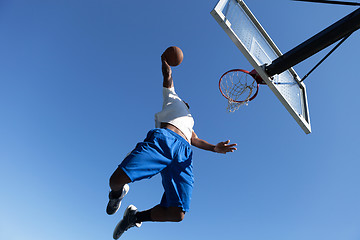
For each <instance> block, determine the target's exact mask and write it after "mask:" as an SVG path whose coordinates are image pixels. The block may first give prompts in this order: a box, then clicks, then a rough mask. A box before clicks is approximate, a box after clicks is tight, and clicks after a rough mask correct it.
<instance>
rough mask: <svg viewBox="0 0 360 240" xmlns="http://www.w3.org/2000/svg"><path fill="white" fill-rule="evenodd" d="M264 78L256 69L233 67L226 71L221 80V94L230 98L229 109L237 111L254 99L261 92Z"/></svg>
mask: <svg viewBox="0 0 360 240" xmlns="http://www.w3.org/2000/svg"><path fill="white" fill-rule="evenodd" d="M260 83H262V79H261V78H260V76H259V75H258V74H257V72H256V71H255V70H253V71H251V72H249V71H246V70H242V69H233V70H230V71H227V72H226V73H224V74H223V75H222V76H221V78H220V81H219V89H220V92H221V94H222V95H223V96H224V97H225V98H226V99H227V100H228V106H227V110H228V111H229V112H235V111H236V110H238V109H239V108H240V107H241V106H243V105H244V104H245V105H247V104H248V103H249V102H250V101H252V100H253V99H254V98H255V97H256V96H257V94H258V92H259V84H260Z"/></svg>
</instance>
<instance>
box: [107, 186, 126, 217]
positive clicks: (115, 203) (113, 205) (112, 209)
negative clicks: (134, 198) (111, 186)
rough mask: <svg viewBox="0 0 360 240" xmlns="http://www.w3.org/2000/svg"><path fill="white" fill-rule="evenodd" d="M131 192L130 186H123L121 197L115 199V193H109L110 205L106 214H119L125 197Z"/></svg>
mask: <svg viewBox="0 0 360 240" xmlns="http://www.w3.org/2000/svg"><path fill="white" fill-rule="evenodd" d="M128 191H129V185H127V184H125V185H124V186H123V189H122V192H121V195H120V197H114V196H113V195H114V192H113V191H111V192H110V193H109V203H108V205H107V207H106V213H107V214H109V215H112V214H114V213H116V212H117V210H118V209H119V208H120V205H121V200H123V198H124V197H125V195H126V194H127V193H128Z"/></svg>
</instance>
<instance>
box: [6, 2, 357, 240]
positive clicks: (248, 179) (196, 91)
mask: <svg viewBox="0 0 360 240" xmlns="http://www.w3.org/2000/svg"><path fill="white" fill-rule="evenodd" d="M216 3H217V0H196V1H194V0H192V1H190V0H185V1H172V0H166V1H165V0H158V1H142V0H140V1H121V0H60V1H44V0H32V1H28V0H1V1H0V163H1V165H0V166H1V167H0V189H1V195H0V196H1V197H0V239H4V240H18V239H27V240H39V239H51V240H60V239H61V240H63V239H67V240H75V239H76V240H78V239H88V240H99V239H112V231H113V228H114V227H115V225H116V224H117V222H118V221H119V220H120V219H121V217H122V213H123V211H124V209H125V207H126V206H127V205H129V204H134V205H135V206H137V207H138V208H139V209H140V210H143V209H148V208H150V207H152V206H153V205H155V204H158V203H159V201H160V199H161V196H162V191H163V190H162V186H161V179H160V177H159V176H156V177H154V178H152V179H150V180H148V181H142V182H138V183H134V184H131V185H130V192H129V194H128V195H127V196H126V198H125V199H124V201H123V205H122V207H121V209H120V210H119V212H118V213H117V214H116V215H114V216H107V215H106V213H105V208H106V204H107V201H108V191H109V187H108V179H109V177H110V175H111V174H112V172H113V171H114V170H115V169H116V167H117V165H118V164H119V163H120V162H121V160H122V159H123V157H124V156H125V155H126V154H127V153H128V152H129V151H131V149H132V148H133V147H134V146H135V144H136V143H137V142H138V141H141V140H143V139H144V137H145V135H146V133H147V131H148V130H150V129H151V128H153V127H154V114H155V113H156V112H158V111H160V110H161V104H162V95H161V86H162V75H161V62H160V55H161V53H162V52H163V51H164V50H165V49H166V48H167V47H168V46H171V45H176V46H179V47H181V49H182V50H183V52H184V61H183V63H182V64H181V65H180V66H178V67H176V68H173V76H174V80H175V86H176V89H177V92H178V93H179V95H180V96H181V97H182V98H183V99H184V100H186V101H187V102H189V103H190V106H191V110H192V114H193V116H194V118H195V128H194V129H195V131H196V132H197V134H198V136H199V137H201V138H203V139H205V140H207V141H209V142H211V143H217V142H219V141H224V140H227V139H230V140H231V142H236V143H238V151H236V152H235V153H232V154H227V155H219V154H215V153H211V152H206V151H202V150H198V149H194V171H195V178H196V180H195V181H196V182H195V189H194V193H193V200H192V204H191V210H190V212H189V213H187V214H186V217H185V220H184V221H183V222H181V223H145V224H143V226H142V227H141V228H140V229H131V230H129V231H128V232H126V233H125V234H124V235H123V238H122V239H128V240H130V239H136V240H138V239H147V240H152V239H156V240H159V239H172V240H177V239H208V240H213V239H227V240H231V239H233V240H238V239H244V240H264V239H274V240H275V239H276V240H289V239H291V240H304V239H306V240H319V239H327V240H339V239H346V240H359V239H360V228H359V226H360V204H359V202H360V188H359V183H360V174H359V169H360V162H359V161H360V148H359V146H358V144H359V133H360V127H359V120H360V115H359V112H358V109H359V103H360V99H359V96H358V89H359V88H360V83H359V77H358V76H359V74H358V69H359V62H358V58H359V57H358V56H359V55H360V47H359V33H358V32H356V33H354V34H353V35H352V36H351V37H350V38H349V39H348V40H347V41H346V42H345V43H344V44H343V45H342V46H341V47H340V48H339V49H338V50H337V51H336V52H335V53H334V54H333V55H332V56H331V57H330V58H329V59H328V60H327V61H325V63H323V64H322V65H321V66H320V67H319V69H318V70H316V71H315V72H314V73H313V74H312V75H310V77H309V78H308V79H307V80H306V81H305V83H306V85H307V91H308V100H309V108H310V117H311V123H312V130H313V132H312V133H311V134H309V135H306V134H305V133H304V132H303V131H302V130H301V128H300V127H299V126H298V125H297V124H296V122H295V121H294V120H293V119H292V117H291V116H290V115H289V114H288V113H287V111H286V110H285V108H284V107H283V106H282V105H281V104H280V102H279V101H278V100H277V99H276V97H275V96H274V95H273V94H272V92H271V91H270V90H269V89H268V88H267V87H266V86H263V87H261V89H260V92H259V95H258V97H257V98H256V99H255V100H254V101H253V102H252V103H251V104H249V106H246V107H245V106H244V107H242V108H241V109H240V110H238V111H237V112H235V113H232V114H231V113H228V112H227V111H226V105H227V102H226V100H225V99H224V98H223V97H222V96H221V94H220V93H219V91H218V87H217V86H218V79H219V77H220V76H221V74H222V73H224V72H225V71H227V70H230V69H232V68H243V69H246V70H252V68H251V66H250V64H249V63H248V62H247V61H246V59H245V58H244V57H243V56H242V54H241V53H240V51H239V50H238V49H237V48H236V46H235V45H234V44H233V43H232V42H231V40H230V39H229V38H228V36H227V35H226V34H225V33H224V32H223V30H222V29H221V28H220V26H219V25H218V24H217V23H216V21H215V20H214V19H213V18H212V16H211V15H210V11H211V10H212V8H213V7H214V6H215V4H216ZM246 3H247V5H248V6H249V8H250V9H251V10H252V12H253V13H254V14H255V16H256V17H257V18H258V20H259V21H260V22H261V23H262V25H263V26H264V28H265V29H266V30H267V32H268V33H269V35H270V36H271V37H272V39H273V40H274V42H275V43H276V44H277V45H278V47H279V48H280V50H281V51H282V52H286V51H288V50H290V49H291V48H293V47H295V46H296V45H298V44H299V43H301V42H302V41H304V40H306V39H307V38H309V37H311V36H312V35H314V34H315V33H317V32H319V31H320V30H322V29H323V28H325V27H327V26H328V25H330V24H332V23H333V22H335V21H337V20H338V19H340V18H342V17H343V16H345V15H347V14H348V13H350V12H351V11H354V10H355V9H356V8H354V7H345V6H343V7H342V6H328V5H320V4H311V3H301V2H292V1H289V0H278V1H261V0H248V1H247V2H246ZM328 50H329V49H328ZM328 50H326V51H324V52H321V53H319V54H318V55H316V56H314V57H312V58H310V59H308V60H307V61H305V62H303V63H301V64H299V65H297V66H295V70H296V71H297V72H298V74H299V75H300V76H303V75H304V74H306V73H307V71H308V70H310V69H311V68H312V66H314V64H315V63H316V62H317V61H318V60H319V59H320V58H321V57H322V56H324V55H325V54H326V52H327V51H328Z"/></svg>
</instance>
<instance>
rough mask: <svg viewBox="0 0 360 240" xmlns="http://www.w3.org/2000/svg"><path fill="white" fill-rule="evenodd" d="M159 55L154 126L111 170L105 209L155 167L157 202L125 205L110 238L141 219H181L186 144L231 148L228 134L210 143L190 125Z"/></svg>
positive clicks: (188, 167)
mask: <svg viewBox="0 0 360 240" xmlns="http://www.w3.org/2000/svg"><path fill="white" fill-rule="evenodd" d="M161 60H162V72H163V77H164V80H163V98H164V99H163V100H164V102H163V108H162V111H161V112H159V113H157V114H156V115H155V125H156V128H155V129H153V130H151V131H150V132H149V133H148V134H147V137H146V139H145V140H144V141H143V142H140V143H138V144H137V145H136V147H135V149H134V150H133V151H132V152H131V153H130V154H129V155H128V156H127V157H126V158H125V159H124V160H123V162H122V163H121V164H120V165H119V167H118V168H117V169H116V171H115V172H114V173H113V175H112V176H111V178H110V188H111V192H110V193H109V203H108V205H107V209H106V212H107V213H108V214H109V215H111V214H114V213H115V212H116V211H117V210H118V209H119V207H120V204H121V200H122V199H123V198H124V196H125V195H126V194H127V192H128V191H129V185H128V183H132V182H135V181H139V180H141V179H146V178H150V177H152V176H154V175H156V174H158V173H160V174H161V176H162V184H163V187H164V189H165V192H164V194H163V196H162V200H161V202H160V204H159V205H156V206H155V207H153V208H151V209H149V210H146V211H138V210H137V208H136V207H135V206H133V205H130V206H128V207H127V209H126V210H125V213H124V217H123V219H122V220H121V221H120V222H119V223H118V224H117V226H116V228H115V230H114V235H113V237H114V239H118V238H119V237H120V236H121V235H122V234H123V233H124V232H125V231H126V230H128V229H129V228H131V227H134V226H136V227H140V226H141V224H142V222H146V221H153V222H180V221H182V220H183V219H184V216H185V212H187V211H189V207H190V199H191V193H192V189H193V182H194V179H193V173H192V150H191V148H190V145H193V146H195V147H198V148H201V149H204V150H208V151H213V152H217V153H224V154H225V153H227V152H233V151H235V150H236V147H235V146H236V144H229V142H230V140H228V141H225V142H220V143H218V144H217V145H212V144H210V143H208V142H206V141H205V140H202V139H200V138H198V136H197V135H196V134H195V132H194V131H193V125H194V120H193V118H192V116H191V114H190V111H189V106H188V104H187V103H185V102H183V101H182V100H181V99H180V98H179V96H178V95H177V94H176V93H175V89H174V83H173V78H172V71H171V68H170V66H169V64H168V63H167V61H166V59H165V57H164V55H162V56H161Z"/></svg>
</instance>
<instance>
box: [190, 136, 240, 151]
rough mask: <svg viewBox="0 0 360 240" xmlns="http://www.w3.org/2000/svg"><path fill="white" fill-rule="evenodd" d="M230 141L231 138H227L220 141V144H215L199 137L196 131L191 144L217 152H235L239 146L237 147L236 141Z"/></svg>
mask: <svg viewBox="0 0 360 240" xmlns="http://www.w3.org/2000/svg"><path fill="white" fill-rule="evenodd" d="M229 143H230V140H227V141H225V142H219V143H218V144H216V145H213V144H211V143H208V142H207V141H205V140H203V139H200V138H198V136H197V135H196V133H195V132H194V131H193V133H192V136H191V145H193V146H195V147H198V148H200V149H204V150H207V151H212V152H217V153H223V154H225V153H228V152H234V151H235V150H237V148H236V147H235V146H236V145H237V144H236V143H233V144H229Z"/></svg>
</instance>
